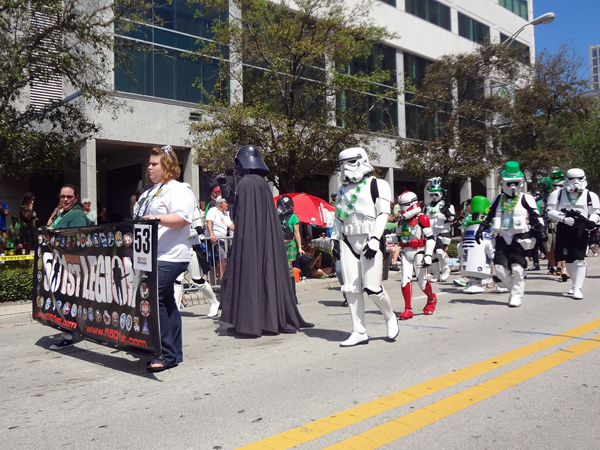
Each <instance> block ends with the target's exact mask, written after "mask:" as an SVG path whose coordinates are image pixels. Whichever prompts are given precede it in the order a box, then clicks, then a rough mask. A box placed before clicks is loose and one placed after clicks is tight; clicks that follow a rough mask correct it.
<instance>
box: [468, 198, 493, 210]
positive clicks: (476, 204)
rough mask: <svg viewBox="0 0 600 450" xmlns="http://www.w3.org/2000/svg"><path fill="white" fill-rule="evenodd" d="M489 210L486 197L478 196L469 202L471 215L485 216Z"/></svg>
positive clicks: (488, 202)
mask: <svg viewBox="0 0 600 450" xmlns="http://www.w3.org/2000/svg"><path fill="white" fill-rule="evenodd" d="M489 210H490V201H489V199H488V198H487V197H484V196H482V195H478V196H476V197H473V199H472V200H471V214H473V213H479V214H487V213H488V212H489Z"/></svg>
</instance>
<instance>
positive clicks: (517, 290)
mask: <svg viewBox="0 0 600 450" xmlns="http://www.w3.org/2000/svg"><path fill="white" fill-rule="evenodd" d="M500 184H501V187H502V194H500V195H498V196H497V197H496V198H495V199H494V201H493V203H492V206H491V207H490V211H489V213H488V215H487V216H486V218H485V219H484V220H483V221H482V222H481V224H479V227H478V229H477V232H476V233H475V241H476V242H477V244H481V243H482V241H483V233H484V232H485V231H486V230H487V229H488V228H489V227H490V225H491V231H492V233H494V234H496V244H495V254H494V268H495V269H496V276H497V277H498V278H500V280H501V281H502V283H504V285H505V286H506V287H507V289H508V290H509V301H508V305H509V306H511V307H519V306H521V303H522V301H523V294H524V292H525V269H526V268H527V259H526V257H527V255H528V252H529V251H530V250H532V249H533V248H534V247H535V243H536V238H537V239H539V240H540V241H542V242H544V241H545V240H546V239H547V233H546V227H545V226H544V223H543V219H542V217H541V215H540V214H539V213H538V209H537V205H536V202H535V199H534V198H533V196H532V195H529V194H525V193H522V192H521V190H522V189H523V186H524V184H525V179H524V176H523V172H521V169H520V167H519V163H518V162H516V161H508V162H507V163H506V166H505V169H504V170H503V171H502V173H501V182H500Z"/></svg>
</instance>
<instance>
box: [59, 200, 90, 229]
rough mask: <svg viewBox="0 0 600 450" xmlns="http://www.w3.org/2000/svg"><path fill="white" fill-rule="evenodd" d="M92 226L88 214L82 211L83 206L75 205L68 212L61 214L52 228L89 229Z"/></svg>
mask: <svg viewBox="0 0 600 450" xmlns="http://www.w3.org/2000/svg"><path fill="white" fill-rule="evenodd" d="M89 224H90V222H89V219H88V217H87V214H86V213H85V212H84V211H83V209H81V206H79V205H75V206H74V207H73V208H71V209H69V210H68V211H63V212H61V213H60V214H59V215H58V217H57V218H56V219H54V222H52V225H51V227H52V228H54V229H56V230H58V229H62V228H76V227H87V226H88V225H89Z"/></svg>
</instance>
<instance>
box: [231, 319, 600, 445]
mask: <svg viewBox="0 0 600 450" xmlns="http://www.w3.org/2000/svg"><path fill="white" fill-rule="evenodd" d="M598 328H600V319H596V320H593V321H591V322H588V323H586V324H584V325H580V326H578V327H575V328H573V329H571V330H568V331H566V332H564V333H562V334H560V335H556V336H552V337H549V338H546V339H543V340H541V341H539V342H536V343H534V344H530V345H526V346H524V347H521V348H518V349H515V350H511V351H509V352H506V353H503V354H501V355H498V356H496V357H494V358H490V359H488V360H485V361H482V362H479V363H477V364H473V365H472V366H468V367H465V368H463V369H460V370H457V371H455V372H452V373H449V374H446V375H442V376H441V377H438V378H434V379H433V380H430V381H426V382H424V383H420V384H417V385H415V386H412V387H409V388H407V389H403V390H402V391H398V392H395V393H393V394H390V395H387V396H385V397H381V398H379V399H376V400H372V401H370V402H367V403H364V404H362V405H359V406H355V407H353V408H350V409H347V410H345V411H342V412H340V413H338V414H334V415H331V416H328V417H325V418H323V419H319V420H316V421H314V422H310V423H308V424H306V425H303V426H301V427H298V428H293V429H291V430H288V431H285V432H283V433H280V434H276V435H274V436H271V437H268V438H266V439H262V440H260V441H257V442H254V443H252V444H248V445H245V446H243V447H240V448H239V449H238V450H241V449H244V450H265V449H268V450H286V449H289V448H292V447H295V446H297V445H300V444H303V443H305V442H308V441H311V440H313V439H316V438H318V437H321V436H324V435H326V434H329V433H332V432H334V431H337V430H340V429H342V428H344V427H347V426H349V425H352V424H355V423H357V422H360V421H362V420H365V419H368V418H371V417H374V416H376V415H378V414H381V413H383V412H386V411H389V410H391V409H394V408H397V407H399V406H402V405H405V404H407V403H409V402H412V401H414V400H417V399H420V398H423V397H425V396H427V395H429V394H433V393H434V392H438V391H441V390H443V389H445V388H447V387H450V386H454V385H456V384H459V383H462V382H464V381H467V380H469V379H472V378H474V377H477V376H479V375H483V374H485V373H487V372H490V371H492V370H494V369H497V368H499V367H502V366H505V365H507V364H510V363H512V362H514V361H517V360H519V359H521V358H524V357H527V356H530V355H533V354H534V353H537V352H540V351H542V350H546V349H548V348H551V347H553V346H555V345H558V344H562V343H563V342H566V341H568V340H570V339H573V338H577V337H579V336H582V335H584V334H586V333H589V332H591V331H593V330H596V329H598ZM599 338H600V335H597V336H594V337H593V338H592V339H586V340H583V341H581V342H579V343H577V344H575V345H572V346H570V347H568V348H566V349H564V350H559V351H557V352H555V353H552V354H550V355H547V356H544V357H541V358H540V359H537V360H536V361H533V362H531V363H528V364H525V365H524V366H522V367H519V368H517V369H514V370H511V371H510V372H507V373H505V374H503V375H500V376H498V377H496V378H493V379H491V380H488V381H485V382H483V383H481V384H478V385H477V386H473V387H471V388H468V389H466V390H464V391H462V392H459V393H457V394H454V395H451V396H449V397H447V398H445V399H442V400H440V401H437V402H435V403H433V404H431V405H429V406H427V407H425V408H421V409H418V410H416V411H413V412H411V413H409V414H406V415H404V416H401V417H398V418H396V419H393V420H391V421H389V422H386V423H384V424H382V425H379V426H377V427H375V428H372V429H370V430H368V431H365V432H364V433H360V434H358V435H356V436H353V437H351V438H349V439H346V440H344V441H341V442H339V443H337V444H335V445H332V446H330V447H327V448H328V449H336V450H342V449H354V450H356V449H360V450H369V449H376V448H379V447H382V446H384V445H386V444H388V443H390V442H392V441H395V440H396V439H400V438H401V437H403V436H406V435H408V434H410V433H412V432H414V431H416V430H418V429H420V428H423V427H425V426H427V425H429V424H432V423H434V422H436V421H438V420H440V419H443V418H444V417H447V416H449V415H451V414H454V413H455V412H458V411H461V410H462V409H465V408H467V407H468V406H470V405H473V404H475V403H477V402H480V401H481V400H484V399H486V398H489V397H491V396H493V395H496V394H498V393H499V392H502V391H504V390H506V389H508V388H510V387H512V386H515V385H517V384H519V383H521V382H523V381H525V380H528V379H530V378H533V377H534V376H536V375H539V374H540V373H542V372H545V371H546V370H549V369H551V368H553V367H556V366H558V365H559V364H561V363H563V362H566V361H569V360H571V359H573V358H575V357H577V356H580V355H583V354H584V353H587V352H589V351H591V350H594V349H596V348H598V347H600V339H599Z"/></svg>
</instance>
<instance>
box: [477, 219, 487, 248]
mask: <svg viewBox="0 0 600 450" xmlns="http://www.w3.org/2000/svg"><path fill="white" fill-rule="evenodd" d="M484 230H485V228H483V222H482V223H480V224H479V228H477V231H476V232H475V242H477V245H479V244H481V239H482V236H483V231H484Z"/></svg>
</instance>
